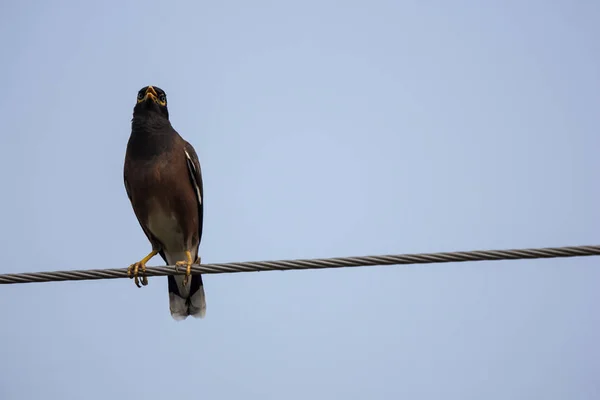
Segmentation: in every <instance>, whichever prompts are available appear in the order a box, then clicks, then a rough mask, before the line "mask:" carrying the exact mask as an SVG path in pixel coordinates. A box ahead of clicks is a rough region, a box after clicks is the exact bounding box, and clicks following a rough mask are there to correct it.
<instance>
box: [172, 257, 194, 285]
mask: <svg viewBox="0 0 600 400" xmlns="http://www.w3.org/2000/svg"><path fill="white" fill-rule="evenodd" d="M185 256H186V257H187V261H177V262H176V263H175V271H178V269H177V267H180V266H181V267H183V266H185V276H184V277H183V285H184V286H185V285H187V282H188V279H190V275H191V274H192V264H194V262H193V261H192V253H191V252H190V251H189V250H186V252H185Z"/></svg>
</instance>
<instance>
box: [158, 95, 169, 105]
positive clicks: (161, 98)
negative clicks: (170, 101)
mask: <svg viewBox="0 0 600 400" xmlns="http://www.w3.org/2000/svg"><path fill="white" fill-rule="evenodd" d="M158 99H159V100H160V102H161V103H166V102H167V97H166V96H165V95H164V94H161V95H160V97H159V98H158Z"/></svg>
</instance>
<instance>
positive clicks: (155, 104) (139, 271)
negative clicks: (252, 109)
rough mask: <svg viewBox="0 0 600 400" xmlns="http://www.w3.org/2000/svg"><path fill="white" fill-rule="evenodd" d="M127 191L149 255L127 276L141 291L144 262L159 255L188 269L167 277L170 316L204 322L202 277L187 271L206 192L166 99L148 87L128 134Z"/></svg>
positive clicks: (194, 251) (195, 247)
mask: <svg viewBox="0 0 600 400" xmlns="http://www.w3.org/2000/svg"><path fill="white" fill-rule="evenodd" d="M123 175H124V178H125V190H126V191H127V196H128V197H129V201H131V205H132V206H133V211H134V212H135V215H136V217H137V219H138V221H139V223H140V225H141V227H142V229H143V230H144V233H145V234H146V236H147V237H148V240H149V241H150V243H151V244H152V251H151V252H150V253H149V254H148V255H147V256H146V257H144V258H142V259H141V260H140V261H138V262H136V263H134V264H132V265H131V266H130V267H129V269H128V272H129V275H130V277H131V278H134V279H135V284H136V285H137V286H138V287H141V286H140V284H139V282H140V280H141V283H142V285H147V284H148V279H147V278H146V276H145V275H144V272H145V270H146V263H147V262H148V261H149V260H150V259H151V258H152V257H154V256H155V255H156V254H160V256H161V257H162V258H163V260H164V261H165V262H166V263H167V265H175V266H176V268H177V267H184V268H185V269H186V274H185V275H174V276H173V275H169V276H168V287H169V308H170V310H171V316H172V317H173V318H174V319H176V320H183V319H185V318H187V316H188V315H191V316H193V317H200V318H202V317H204V315H205V313H206V301H205V296H204V286H203V284H202V276H201V275H200V274H194V275H191V270H190V268H191V266H192V264H194V263H200V257H199V256H198V247H199V246H200V240H201V238H202V220H203V203H204V201H203V200H204V199H203V196H204V191H203V185H202V172H201V169H200V162H199V161H198V156H197V154H196V151H195V150H194V148H193V147H192V145H191V144H189V143H188V142H187V141H185V140H184V139H183V138H182V137H181V136H180V135H179V133H177V131H176V130H175V129H173V126H172V125H171V122H170V121H169V110H168V109H167V95H166V93H165V92H164V91H163V90H162V89H160V88H158V87H156V86H146V87H144V88H142V89H141V90H140V91H139V92H138V95H137V103H136V105H135V107H134V108H133V119H132V122H131V135H130V137H129V142H128V143H127V152H126V155H125V165H124V168H123Z"/></svg>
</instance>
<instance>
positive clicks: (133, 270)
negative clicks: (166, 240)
mask: <svg viewBox="0 0 600 400" xmlns="http://www.w3.org/2000/svg"><path fill="white" fill-rule="evenodd" d="M157 254H158V250H152V251H151V252H150V253H149V254H148V255H147V256H146V257H144V258H142V259H141V260H140V261H138V262H136V263H133V264H131V265H130V266H129V268H127V275H129V278H130V279H131V278H134V282H135V285H136V286H137V287H141V286H140V279H139V278H138V273H139V270H140V269H141V270H142V285H144V286H146V285H147V284H148V278H147V277H146V263H147V262H148V261H150V259H151V258H152V257H154V256H155V255H157Z"/></svg>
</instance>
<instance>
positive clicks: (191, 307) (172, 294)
mask: <svg viewBox="0 0 600 400" xmlns="http://www.w3.org/2000/svg"><path fill="white" fill-rule="evenodd" d="M183 278H184V277H183V275H175V276H173V275H169V276H168V280H169V308H170V310H171V316H172V317H173V319H175V320H177V321H181V320H184V319H186V318H187V317H188V315H191V316H192V317H195V318H204V315H205V314H206V298H205V296H204V285H203V284H202V275H200V274H198V275H192V276H190V279H189V281H188V283H187V285H185V286H184V285H183Z"/></svg>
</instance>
